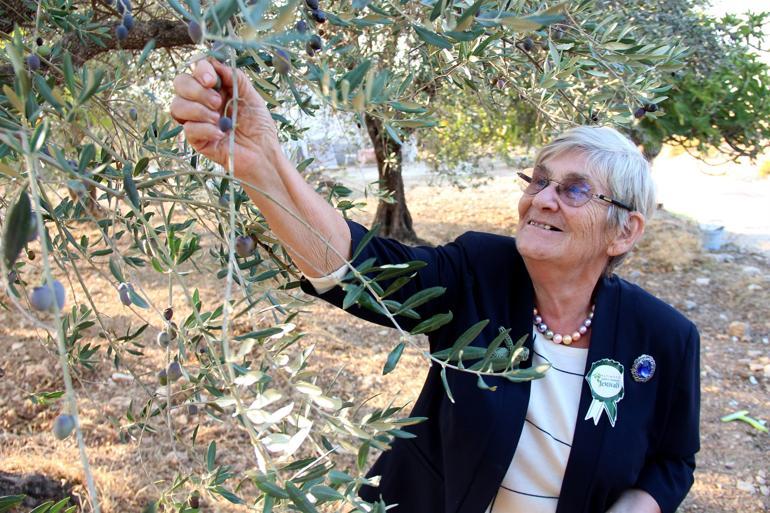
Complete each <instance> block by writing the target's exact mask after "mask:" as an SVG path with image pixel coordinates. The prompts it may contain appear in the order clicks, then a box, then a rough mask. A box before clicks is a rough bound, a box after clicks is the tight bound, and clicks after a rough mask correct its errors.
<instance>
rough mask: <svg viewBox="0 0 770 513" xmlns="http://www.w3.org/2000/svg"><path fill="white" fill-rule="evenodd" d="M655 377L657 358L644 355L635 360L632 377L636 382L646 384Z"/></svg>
mask: <svg viewBox="0 0 770 513" xmlns="http://www.w3.org/2000/svg"><path fill="white" fill-rule="evenodd" d="M654 375H655V358H653V357H652V356H650V355H648V354H643V355H641V356H639V357H638V358H637V359H636V360H634V364H633V365H632V366H631V376H633V377H634V381H637V382H639V383H646V382H647V381H650V380H651V379H652V377H653V376H654Z"/></svg>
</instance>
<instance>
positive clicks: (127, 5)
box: [115, 0, 134, 41]
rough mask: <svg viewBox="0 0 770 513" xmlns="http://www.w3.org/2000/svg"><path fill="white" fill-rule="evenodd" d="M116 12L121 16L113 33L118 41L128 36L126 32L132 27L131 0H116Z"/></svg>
mask: <svg viewBox="0 0 770 513" xmlns="http://www.w3.org/2000/svg"><path fill="white" fill-rule="evenodd" d="M117 9H118V14H120V15H121V16H123V19H122V20H121V23H120V24H119V25H118V26H117V27H115V35H116V36H117V38H118V40H119V41H123V40H124V39H126V38H127V37H128V32H129V31H130V30H131V29H132V28H134V17H133V16H132V15H131V0H118V5H117Z"/></svg>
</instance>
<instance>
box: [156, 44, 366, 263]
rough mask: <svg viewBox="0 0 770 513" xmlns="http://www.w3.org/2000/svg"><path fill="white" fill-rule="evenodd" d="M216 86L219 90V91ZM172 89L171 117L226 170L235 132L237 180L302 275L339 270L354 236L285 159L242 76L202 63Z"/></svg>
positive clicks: (216, 64) (263, 106)
mask: <svg viewBox="0 0 770 513" xmlns="http://www.w3.org/2000/svg"><path fill="white" fill-rule="evenodd" d="M234 77H235V79H234ZM235 80H237V97H238V101H237V112H236V114H237V116H236V120H235V121H236V122H235V126H233V127H232V128H231V129H230V127H229V126H228V120H224V121H221V120H222V118H223V117H226V118H229V119H230V120H231V118H232V117H233V114H234V112H233V111H234V109H233V101H232V100H233V98H234V95H235V92H234V88H235V85H236V81H235ZM218 81H221V86H222V87H221V89H219V90H218V91H217V90H215V86H216V85H217V82H218ZM174 89H175V92H176V96H175V97H174V99H173V101H172V103H171V115H172V116H173V117H174V119H176V120H177V121H178V122H179V123H181V124H182V125H184V131H185V135H186V137H187V140H188V141H189V143H190V145H191V146H192V147H193V148H195V150H197V151H198V152H200V153H201V154H202V155H204V156H206V157H208V158H210V159H211V160H214V161H215V162H218V163H219V164H222V165H223V166H227V165H228V160H229V156H230V130H233V131H234V138H235V145H234V148H233V155H234V159H233V163H232V166H233V171H234V173H235V177H236V178H238V179H239V180H241V181H242V183H243V188H244V190H245V191H246V193H247V194H248V195H249V197H250V198H251V200H252V201H253V202H254V204H255V205H256V206H257V208H258V209H259V210H260V212H262V214H263V215H264V216H265V219H266V220H267V222H268V224H269V225H270V228H271V229H272V230H273V232H274V233H275V234H276V236H278V238H279V239H280V241H281V243H282V244H283V245H284V247H285V248H286V250H287V251H288V252H289V254H290V255H291V257H292V259H293V260H294V262H295V263H296V264H297V267H299V269H300V270H301V271H302V272H303V274H305V275H306V276H309V277H320V276H325V275H327V274H329V273H330V272H332V271H334V270H336V269H337V268H339V267H341V266H342V264H343V263H344V260H343V258H344V259H349V258H350V256H351V248H350V240H351V237H350V230H349V228H348V226H347V224H346V223H345V220H344V218H343V217H342V215H341V214H340V213H339V212H338V211H337V210H336V209H334V207H332V206H331V205H329V204H328V203H327V202H326V201H325V200H324V199H323V198H322V197H321V196H320V195H319V194H318V193H316V191H315V190H314V189H313V188H312V187H311V186H310V185H309V184H308V183H307V182H306V181H305V180H304V179H303V178H302V175H300V173H299V172H298V171H297V169H296V168H295V167H294V165H293V164H292V163H291V162H290V161H289V159H288V158H286V156H285V155H284V154H283V151H282V150H281V146H280V144H279V142H278V135H277V132H276V128H275V122H274V121H273V119H272V117H271V115H270V112H269V111H268V109H267V106H266V104H265V101H264V100H263V99H262V97H261V96H260V95H259V93H258V92H257V91H256V89H254V86H253V85H252V84H251V82H250V81H249V79H248V77H246V75H245V74H244V73H243V71H241V70H237V71H236V73H235V75H234V74H233V70H232V69H231V68H230V67H229V66H226V65H225V64H222V63H220V62H218V61H216V60H214V59H205V60H200V61H198V62H197V63H196V66H195V69H194V71H193V72H192V74H187V73H183V74H180V75H179V76H177V77H176V79H175V80H174ZM304 223H307V224H309V225H310V227H312V229H311V228H308V227H307V226H305V224H304Z"/></svg>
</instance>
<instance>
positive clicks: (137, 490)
mask: <svg viewBox="0 0 770 513" xmlns="http://www.w3.org/2000/svg"><path fill="white" fill-rule="evenodd" d="M517 198H518V192H517V188H516V187H515V185H514V183H513V180H512V179H511V178H510V177H497V178H495V179H494V180H492V181H491V182H489V183H488V184H487V185H484V186H482V187H479V188H476V189H465V190H463V191H458V190H453V189H450V188H448V187H440V186H428V185H426V184H424V183H423V184H420V183H414V184H408V192H407V199H408V203H409V206H410V209H411V212H412V216H413V218H414V221H415V229H416V231H417V234H418V235H419V236H420V237H422V238H424V239H426V240H428V241H430V242H431V243H433V244H441V243H445V242H448V241H451V240H453V239H454V238H455V237H457V236H458V235H460V234H462V233H463V232H465V231H468V230H477V231H486V232H493V233H500V234H506V235H512V234H514V233H515V226H516V221H517V213H516V208H515V205H516V200H517ZM373 212H374V205H369V206H368V207H367V209H366V210H364V211H362V212H359V213H357V214H355V215H354V216H353V217H354V218H355V219H357V220H359V221H361V222H363V223H365V224H366V223H368V222H369V220H370V219H371V217H372V214H373ZM645 237H646V238H645V241H644V242H643V243H642V244H641V245H640V247H639V248H638V249H637V250H635V251H634V253H633V254H632V255H631V256H630V258H629V259H628V260H627V262H626V263H625V264H624V265H623V267H621V269H620V270H619V274H620V275H621V276H623V277H624V278H626V279H628V280H630V281H633V282H636V283H638V284H640V285H641V286H642V287H644V288H646V289H647V290H649V291H650V292H652V293H653V294H655V295H657V296H658V297H660V298H662V299H663V300H665V301H666V302H668V303H670V304H672V305H674V306H675V307H676V308H678V309H679V310H681V311H682V312H683V313H684V314H685V315H687V316H688V317H689V318H690V319H692V320H693V321H694V322H695V323H696V324H697V326H698V328H699V330H700V333H701V341H702V355H701V379H702V408H701V445H702V448H701V452H700V453H699V455H698V468H697V471H696V476H695V477H696V480H695V484H694V486H693V488H692V491H691V492H690V494H689V496H688V497H687V499H686V500H685V502H684V504H683V505H682V507H681V508H680V511H681V512H714V513H717V512H736V511H741V512H762V511H770V497H768V495H769V494H770V489H768V486H769V485H768V482H767V480H768V478H770V476H768V474H769V473H770V469H769V468H768V466H769V465H770V458H768V454H770V436H768V434H767V433H762V432H760V431H759V430H757V429H755V428H753V427H751V426H750V425H748V424H746V423H743V422H738V421H736V422H728V423H725V422H721V421H720V418H721V417H723V416H724V415H727V414H730V413H733V412H735V411H738V410H748V411H749V414H750V415H751V416H753V417H755V418H759V419H770V400H769V399H770V390H769V388H770V365H769V364H770V359H768V358H769V357H770V345H768V336H770V316H768V310H769V308H768V305H770V264H769V263H768V261H767V260H766V258H765V257H764V256H763V255H762V254H760V253H752V252H751V251H749V250H744V249H740V248H738V247H735V246H728V247H726V248H723V249H722V250H720V252H719V253H707V252H704V251H702V250H701V248H700V234H699V232H698V229H697V228H696V227H695V226H693V225H692V224H690V223H688V222H687V221H685V220H682V219H678V218H675V217H673V216H671V215H668V214H666V213H665V212H658V215H657V219H656V220H655V221H654V222H652V223H651V224H650V227H649V230H648V233H647V234H646V236H645ZM75 278H76V277H75V276H70V279H72V280H74V279H75ZM82 278H83V280H84V281H85V283H86V284H87V285H88V288H89V289H90V290H91V291H92V294H93V295H94V299H95V301H97V303H98V304H99V305H100V309H103V311H104V314H105V318H104V319H105V324H106V325H107V327H108V328H110V329H114V330H116V332H121V333H122V332H125V330H126V328H127V327H128V326H129V323H130V324H131V326H134V327H135V326H137V325H138V323H139V322H140V321H139V319H138V318H136V317H135V316H134V314H132V313H131V312H130V311H129V310H127V309H125V308H124V307H123V306H122V305H120V304H119V303H118V302H117V294H116V293H115V290H114V284H113V285H110V284H109V283H110V279H109V276H107V275H106V274H100V273H97V272H95V271H91V270H86V271H85V272H84V273H83V276H82ZM195 285H196V286H198V287H199V288H200V290H201V295H202V297H208V298H212V300H213V298H216V297H221V282H219V281H217V280H216V279H215V278H214V277H213V276H212V275H210V274H205V273H202V274H201V275H200V279H199V280H198V279H197V277H196V283H195ZM145 287H146V288H145V291H144V292H145V294H146V295H147V297H148V298H149V299H150V300H152V301H153V302H155V303H157V304H161V305H163V304H165V302H166V296H165V295H166V294H167V292H166V289H165V283H163V282H161V281H160V280H157V278H151V277H150V275H147V281H146V282H145ZM80 299H82V297H80ZM175 306H177V307H178V305H175ZM303 310H304V311H305V312H306V313H305V314H303V315H301V317H300V321H299V326H298V328H299V329H301V330H303V331H304V332H307V333H308V335H307V337H309V338H310V340H312V341H313V342H315V343H316V344H317V346H316V350H315V353H314V356H313V358H312V362H313V363H312V366H313V368H314V369H316V370H318V371H320V374H321V377H322V381H324V380H325V381H326V382H331V381H332V380H333V379H335V377H336V380H337V381H336V384H335V385H334V386H335V389H334V390H335V393H336V394H338V395H340V396H341V397H343V398H344V397H346V396H353V395H356V396H358V397H364V396H366V395H372V396H375V397H373V399H372V401H371V403H370V404H371V405H385V404H387V403H388V402H389V401H390V400H391V399H393V398H394V397H395V398H396V401H397V403H408V402H410V401H413V400H414V399H415V397H416V394H417V392H418V391H419V388H420V386H421V383H422V380H423V378H424V376H425V373H426V370H427V362H426V361H425V360H424V359H423V357H421V356H420V354H419V351H417V350H407V352H406V353H405V355H404V357H403V358H402V360H401V363H400V364H399V366H398V368H397V369H396V371H394V372H393V373H391V374H389V375H388V376H385V377H383V376H382V375H381V370H382V366H383V364H384V362H385V358H386V356H387V354H388V352H389V351H390V350H391V349H392V347H393V346H394V345H395V343H397V340H396V337H395V336H394V333H395V332H394V331H393V330H388V329H384V328H382V327H379V326H374V325H369V324H366V323H364V322H362V321H359V320H357V319H355V318H353V317H351V316H349V315H347V314H345V313H344V312H342V311H340V310H337V309H334V308H332V307H330V306H328V305H326V304H322V303H318V302H316V303H313V304H309V305H307V306H306V307H304V308H303ZM140 313H141V312H140ZM0 317H2V319H3V321H2V323H0V348H2V351H0V370H1V372H0V471H2V472H8V473H43V474H46V475H48V476H52V477H54V478H56V479H60V480H63V481H67V482H71V483H75V494H78V495H79V496H80V497H81V498H82V500H83V502H84V503H86V502H87V499H86V498H85V490H84V487H83V485H82V473H81V471H80V465H79V462H78V453H77V446H76V445H75V443H74V441H73V440H72V439H70V440H67V441H65V442H57V441H56V440H55V439H54V438H53V437H52V436H51V434H50V425H51V422H52V419H53V418H54V417H55V416H56V414H57V410H58V407H57V406H53V407H51V406H40V405H35V404H33V403H32V402H31V401H30V399H29V397H30V395H31V394H33V393H39V392H43V391H52V390H61V389H62V378H61V372H60V370H59V368H58V364H57V360H56V354H55V349H54V346H53V344H51V343H50V341H46V336H45V332H44V331H43V330H41V329H39V328H38V327H36V326H35V325H34V324H33V323H32V322H31V321H30V320H29V319H27V318H26V317H25V316H23V315H19V314H18V313H17V312H15V311H13V310H12V311H10V312H9V311H4V312H0ZM154 324H156V325H157V324H158V323H154ZM156 334H157V328H155V329H152V330H148V332H147V334H146V339H147V345H148V347H147V349H146V350H145V353H146V354H147V355H148V356H147V358H145V359H144V360H141V361H136V362H134V367H133V368H132V370H133V371H134V372H135V373H136V375H137V376H139V378H140V379H139V380H138V381H139V382H140V383H142V384H143V385H144V386H147V383H150V382H152V381H153V379H154V375H155V372H156V371H157V369H158V368H159V367H158V366H159V365H160V363H159V362H162V361H163V358H164V356H165V353H164V352H162V351H160V350H159V349H156V348H154V346H153V344H151V343H150V341H151V340H153V339H154V337H155V335H156ZM93 341H94V342H95V343H98V342H99V339H98V338H97V337H95V336H93ZM114 373H115V371H114V369H112V368H110V367H109V366H108V365H107V364H101V365H98V366H97V367H96V368H95V369H94V370H93V371H87V372H81V373H79V374H78V375H77V376H76V378H77V380H76V381H77V386H78V394H79V397H80V399H79V406H80V409H81V415H82V417H83V421H82V422H83V426H84V432H85V439H86V443H87V446H88V453H89V458H90V461H91V465H92V466H93V469H94V474H95V476H96V480H97V486H98V488H99V492H100V496H101V497H102V503H103V504H102V511H105V512H124V511H140V510H141V508H142V505H143V504H144V503H145V502H146V501H147V500H149V499H150V498H153V497H156V496H157V495H156V494H157V491H158V490H159V489H161V488H163V487H164V485H163V484H160V483H159V480H163V479H166V480H169V479H172V478H173V476H174V473H175V472H176V471H182V470H184V469H188V468H197V467H201V466H202V465H203V456H202V451H203V450H204V448H205V446H206V444H207V443H208V440H209V439H212V438H214V437H217V435H218V433H221V432H222V430H223V428H222V426H220V425H217V424H216V423H214V422H210V421H208V419H205V418H203V419H201V418H192V417H190V416H189V415H186V414H185V413H184V412H182V411H178V412H177V413H175V415H174V416H173V418H172V419H171V420H172V422H173V425H174V428H175V429H176V430H177V431H179V432H185V433H186V434H188V435H189V433H190V432H191V431H192V429H193V426H194V425H195V424H196V423H197V422H200V429H199V433H198V443H197V445H196V447H195V448H192V449H191V448H189V447H185V446H184V445H182V444H180V443H178V442H176V441H173V440H171V439H170V437H169V436H168V435H167V434H165V433H163V432H162V431H160V432H159V433H157V434H151V433H145V435H143V438H142V439H141V440H139V441H133V442H130V443H123V442H122V441H121V440H120V439H119V437H118V436H117V430H116V429H115V425H116V424H117V423H118V422H119V420H118V419H119V418H120V417H121V416H123V415H124V413H125V409H126V408H127V406H128V405H129V403H130V402H131V401H132V400H135V401H136V402H137V406H136V407H141V404H142V402H143V400H144V399H142V397H146V396H143V395H142V394H143V392H142V387H140V386H139V384H138V383H137V382H136V381H126V380H125V379H124V378H123V377H121V376H119V375H115V374H114ZM377 394H379V395H377ZM123 420H124V421H125V418H123ZM230 432H232V430H231V431H230ZM245 447H248V441H247V439H246V437H245V435H244V436H240V435H236V436H233V437H232V438H230V439H229V440H227V441H226V442H225V443H223V444H222V445H221V446H220V448H219V454H220V456H219V459H221V460H223V461H227V462H228V464H231V465H233V467H234V469H235V470H236V471H242V470H245V469H246V468H248V465H250V464H251V460H252V459H253V456H252V455H250V451H248V450H244V448H245ZM342 463H343V464H344V462H342ZM0 495H3V493H0ZM209 504H210V508H209V510H211V511H241V510H242V509H239V508H234V507H231V506H229V505H227V504H225V503H222V502H219V503H215V504H214V503H209Z"/></svg>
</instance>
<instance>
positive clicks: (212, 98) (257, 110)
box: [171, 58, 281, 176]
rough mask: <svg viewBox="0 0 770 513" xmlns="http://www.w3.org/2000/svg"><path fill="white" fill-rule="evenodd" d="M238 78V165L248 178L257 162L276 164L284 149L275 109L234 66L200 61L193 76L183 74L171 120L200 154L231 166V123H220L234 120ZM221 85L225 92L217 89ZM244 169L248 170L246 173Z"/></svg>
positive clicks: (176, 84)
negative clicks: (278, 154)
mask: <svg viewBox="0 0 770 513" xmlns="http://www.w3.org/2000/svg"><path fill="white" fill-rule="evenodd" d="M234 76H235V79H237V86H238V108H237V119H235V120H233V121H235V123H234V125H233V128H232V130H234V131H235V148H234V149H235V152H234V156H235V159H234V165H235V174H236V176H243V173H244V172H245V171H246V170H248V169H253V165H254V163H255V162H264V161H265V160H266V159H267V160H268V162H271V163H272V162H274V158H275V155H276V153H277V152H280V151H281V150H280V145H279V142H278V134H277V131H276V127H275V123H274V122H273V119H272V117H271V116H270V111H269V110H268V109H267V105H266V104H265V101H264V100H263V99H262V97H261V96H260V95H259V93H258V92H257V91H256V89H254V86H253V85H252V84H251V81H250V80H249V79H248V77H247V76H246V74H245V73H243V71H241V70H235V73H233V70H232V68H230V67H229V66H227V65H225V64H223V63H221V62H219V61H217V60H216V59H213V58H208V59H201V60H199V61H197V62H196V64H195V68H194V70H193V72H192V74H187V73H182V74H180V75H178V76H177V77H176V78H175V79H174V91H175V92H176V96H175V97H174V99H173V101H172V102H171V116H172V117H173V118H174V119H176V120H177V121H178V122H179V123H181V124H182V125H184V132H185V136H186V137H187V140H188V142H189V143H190V145H191V146H192V147H193V148H194V149H195V150H196V151H198V152H199V153H201V154H202V155H204V156H206V157H207V158H209V159H211V160H213V161H215V162H217V163H219V164H222V165H223V166H227V164H228V159H229V155H230V133H229V130H228V127H227V121H224V122H222V123H221V124H220V119H221V118H222V117H223V116H227V117H228V118H230V119H231V120H232V116H233V110H234V109H233V102H232V101H231V100H233V97H234V91H233V89H234V85H235V80H234ZM218 81H221V89H220V90H219V91H217V90H216V89H215V87H216V85H217V82H218ZM223 129H224V130H223ZM239 168H243V169H242V170H241V172H239Z"/></svg>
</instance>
